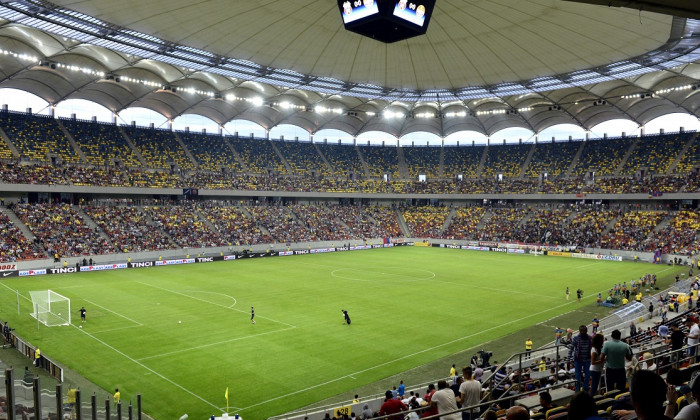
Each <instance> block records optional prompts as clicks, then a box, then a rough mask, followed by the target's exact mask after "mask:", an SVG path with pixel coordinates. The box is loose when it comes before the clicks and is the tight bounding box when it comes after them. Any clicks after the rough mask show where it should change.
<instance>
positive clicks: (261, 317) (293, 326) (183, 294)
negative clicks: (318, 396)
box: [136, 281, 296, 328]
mask: <svg viewBox="0 0 700 420" xmlns="http://www.w3.org/2000/svg"><path fill="white" fill-rule="evenodd" d="M136 283H139V284H143V285H144V286H149V287H153V288H154V289H159V290H164V291H166V292H170V293H173V294H176V295H180V296H185V297H187V298H190V299H194V300H198V301H200V302H204V303H208V304H210V305H214V306H218V307H220V308H224V309H231V310H233V311H237V312H243V313H248V312H247V311H244V310H241V309H236V308H233V307H230V306H224V305H222V304H220V303H216V302H211V301H208V300H206V299H200V298H197V297H194V296H190V295H188V294H185V293H181V292H178V291H175V290H170V289H166V288H164V287H160V286H155V285H153V284H148V283H144V282H141V281H136ZM255 316H257V317H258V319H266V320H268V321H272V322H276V323H278V324H282V325H286V326H288V327H291V328H296V325H292V324H287V323H286V322H282V321H277V320H276V319H272V318H267V317H264V316H258V315H257V314H256V315H255Z"/></svg>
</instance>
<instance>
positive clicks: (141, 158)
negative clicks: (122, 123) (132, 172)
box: [119, 127, 147, 168]
mask: <svg viewBox="0 0 700 420" xmlns="http://www.w3.org/2000/svg"><path fill="white" fill-rule="evenodd" d="M119 133H120V134H121V135H122V137H124V141H126V144H128V145H129V148H131V150H132V151H133V152H134V155H136V158H137V159H138V160H139V162H141V167H142V168H146V167H147V165H146V159H144V158H143V155H142V154H141V152H139V149H137V148H136V146H135V145H134V142H132V141H131V138H129V136H128V135H127V134H126V131H124V129H123V128H121V127H119Z"/></svg>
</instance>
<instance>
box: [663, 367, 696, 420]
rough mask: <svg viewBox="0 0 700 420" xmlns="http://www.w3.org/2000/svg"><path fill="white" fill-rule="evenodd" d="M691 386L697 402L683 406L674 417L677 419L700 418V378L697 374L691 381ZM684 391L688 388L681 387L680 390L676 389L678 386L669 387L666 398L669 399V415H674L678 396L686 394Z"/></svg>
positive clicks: (690, 419)
mask: <svg viewBox="0 0 700 420" xmlns="http://www.w3.org/2000/svg"><path fill="white" fill-rule="evenodd" d="M689 388H690V393H691V394H692V395H693V399H694V400H695V402H693V403H692V404H688V405H686V406H685V407H683V408H681V411H679V412H678V414H676V416H675V417H674V419H676V420H697V419H698V418H700V406H698V400H699V399H700V379H698V376H695V377H694V378H693V379H692V380H691V381H690V387H689ZM684 391H686V392H687V391H688V389H683V387H681V389H680V390H679V391H676V387H674V386H669V387H668V391H667V392H666V398H667V399H668V405H667V406H666V415H667V416H669V415H673V409H674V408H675V407H676V401H677V400H678V397H680V396H681V395H683V394H684ZM686 399H687V397H686Z"/></svg>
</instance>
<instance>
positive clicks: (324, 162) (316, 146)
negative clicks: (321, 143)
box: [311, 143, 337, 175]
mask: <svg viewBox="0 0 700 420" xmlns="http://www.w3.org/2000/svg"><path fill="white" fill-rule="evenodd" d="M311 144H312V145H313V146H314V150H316V153H318V155H319V156H321V160H322V161H323V164H324V165H326V167H327V168H328V170H329V171H330V173H332V174H334V175H337V174H336V173H335V170H334V168H333V167H332V166H331V164H330V162H328V159H326V156H325V155H324V154H323V153H322V152H321V149H319V148H318V144H316V143H311Z"/></svg>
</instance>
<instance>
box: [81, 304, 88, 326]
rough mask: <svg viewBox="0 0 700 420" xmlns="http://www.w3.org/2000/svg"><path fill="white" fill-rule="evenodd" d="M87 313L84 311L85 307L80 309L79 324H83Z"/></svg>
mask: <svg viewBox="0 0 700 420" xmlns="http://www.w3.org/2000/svg"><path fill="white" fill-rule="evenodd" d="M86 313H87V311H86V310H85V307H84V306H83V307H82V308H80V322H85V314H86Z"/></svg>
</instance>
